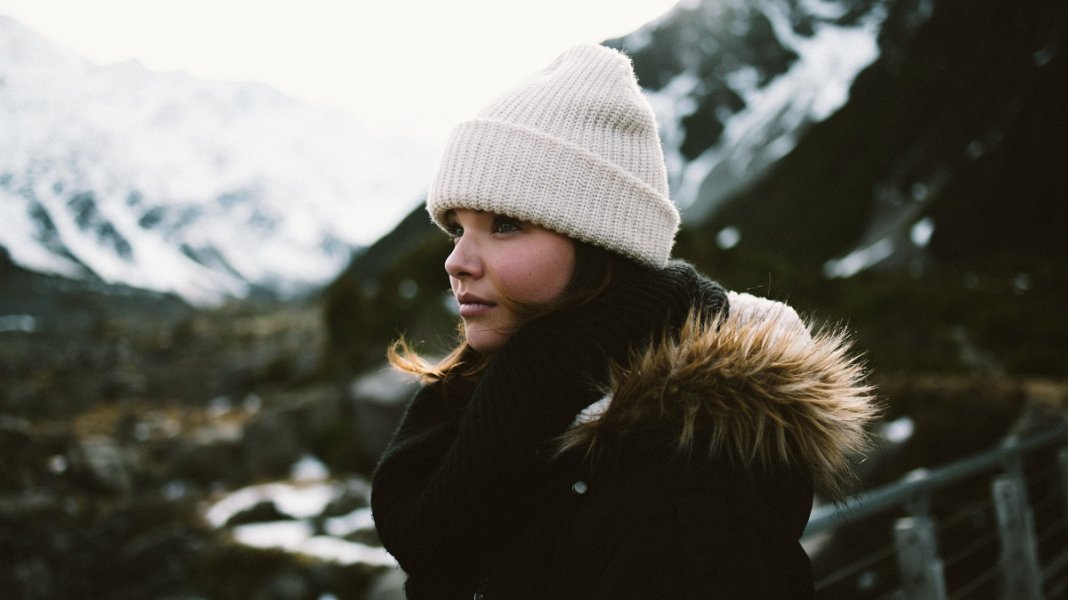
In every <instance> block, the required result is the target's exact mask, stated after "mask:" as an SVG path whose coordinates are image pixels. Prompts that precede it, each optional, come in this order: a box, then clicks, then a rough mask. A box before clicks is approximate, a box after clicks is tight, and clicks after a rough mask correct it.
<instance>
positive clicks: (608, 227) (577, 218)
mask: <svg viewBox="0 0 1068 600" xmlns="http://www.w3.org/2000/svg"><path fill="white" fill-rule="evenodd" d="M452 208H471V209H477V210H485V211H490V212H496V213H500V214H504V215H508V216H510V217H513V218H516V219H520V220H523V221H528V222H531V223H535V224H537V225H541V226H542V227H545V228H547V229H551V230H553V231H556V232H558V233H562V234H564V235H566V236H568V237H571V238H573V239H577V240H582V241H584V242H588V243H591V244H594V245H597V246H601V247H603V248H607V249H609V250H613V251H615V252H619V253H620V254H623V255H625V256H628V257H630V258H632V259H634V260H636V261H638V262H640V263H643V264H646V265H650V266H655V267H663V266H664V265H665V264H666V263H667V261H668V258H669V257H670V255H671V246H672V244H673V243H674V238H675V232H676V230H677V229H678V226H679V213H678V210H677V209H676V208H675V206H674V204H672V202H671V200H670V199H669V198H668V186H667V174H666V172H665V167H664V155H663V151H662V150H661V148H660V138H659V136H658V134H657V128H656V119H655V117H654V116H653V111H652V109H651V108H650V106H649V102H648V101H647V100H646V99H645V97H644V96H643V95H642V92H641V89H640V88H639V87H638V81H637V79H636V78H635V76H634V70H633V67H632V66H631V62H630V59H629V58H628V57H627V56H626V55H624V54H622V53H620V52H617V51H615V50H612V49H611V48H607V47H604V46H598V45H594V44H585V45H580V46H576V47H574V48H571V49H570V50H568V51H566V52H564V53H563V54H562V55H560V57H559V58H557V59H556V60H555V61H553V63H552V64H550V65H549V66H548V67H546V68H545V69H543V70H541V71H540V72H538V73H536V74H535V75H534V76H533V77H531V78H530V79H528V80H527V81H526V82H524V83H523V84H521V85H519V86H518V87H516V88H514V89H512V90H510V91H508V92H507V93H505V94H504V95H503V96H501V97H500V98H498V99H497V100H496V101H495V102H493V103H492V104H490V105H489V106H488V107H487V108H486V109H484V110H483V111H482V112H481V113H479V114H478V116H477V117H476V118H474V119H472V120H470V121H466V122H464V123H461V124H460V125H458V126H457V127H456V129H454V130H453V132H452V136H451V137H450V138H449V141H448V143H447V145H446V148H445V154H444V156H443V157H442V159H441V163H440V165H439V167H438V171H437V175H436V176H435V178H434V181H433V183H432V184H431V187H430V191H429V193H428V195H427V211H428V212H429V213H430V215H431V217H432V218H433V219H434V221H435V222H436V223H437V224H438V226H440V227H442V228H444V227H445V222H444V217H445V213H446V211H448V210H449V209H452Z"/></svg>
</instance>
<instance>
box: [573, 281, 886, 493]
mask: <svg viewBox="0 0 1068 600" xmlns="http://www.w3.org/2000/svg"><path fill="white" fill-rule="evenodd" d="M750 298H751V297H750ZM735 302H736V300H735V298H732V301H731V304H732V308H731V311H730V315H728V316H726V317H723V316H720V317H716V318H715V319H714V320H712V321H711V322H708V321H706V320H702V319H700V318H699V317H697V316H696V315H691V316H690V318H689V319H688V320H687V321H686V324H685V326H684V327H683V329H682V331H681V333H680V334H679V336H678V337H677V338H674V337H671V338H667V339H664V340H661V341H659V342H658V343H656V344H653V345H652V346H651V347H649V348H648V349H646V350H645V351H644V352H640V353H638V354H636V355H635V356H633V357H632V360H631V361H630V363H629V364H628V365H627V366H626V367H617V368H616V369H614V372H613V376H612V380H611V383H610V385H609V390H606V396H607V397H610V401H602V402H601V403H600V404H599V405H598V406H597V410H594V411H587V412H590V414H585V413H584V415H583V417H584V418H580V419H578V420H576V423H575V425H574V426H573V427H572V428H571V429H570V430H569V431H568V432H567V433H566V434H565V435H564V436H563V437H562V438H561V440H560V441H561V447H562V449H563V450H573V449H584V450H585V451H586V452H587V454H588V455H589V456H590V457H592V458H597V457H598V456H600V455H603V454H605V453H610V452H611V450H612V448H613V447H616V445H617V444H619V443H621V442H622V441H623V438H624V437H626V435H627V434H628V433H630V432H634V431H639V430H649V429H653V430H655V431H658V432H659V431H667V432H669V436H670V437H669V439H671V440H672V441H673V443H674V444H675V446H676V449H677V450H678V452H679V453H680V454H684V455H693V454H695V453H697V452H701V451H702V450H703V451H704V452H706V453H707V454H708V455H709V456H710V457H724V458H727V459H729V460H731V461H733V462H735V463H737V464H740V465H743V466H744V467H745V468H746V469H749V470H770V469H774V468H777V467H788V468H802V469H804V470H806V471H807V472H809V473H811V474H812V476H813V479H814V481H815V483H816V486H817V489H819V490H820V491H821V492H822V493H824V494H826V495H828V496H830V497H833V498H838V497H840V495H841V494H842V493H843V491H844V490H845V489H846V488H847V487H848V484H849V483H851V482H852V469H851V461H852V460H853V458H854V457H855V456H857V455H860V454H861V453H863V452H864V451H865V449H866V448H867V447H868V445H869V438H868V435H867V433H866V426H867V424H868V423H869V422H870V421H871V420H872V419H873V418H875V416H876V414H877V409H876V407H875V403H874V399H873V388H872V387H871V386H869V385H867V384H865V383H864V376H865V372H864V368H863V367H862V365H861V364H860V362H859V361H858V359H857V358H855V357H853V356H850V354H849V351H850V345H849V342H848V339H847V336H846V334H845V332H844V331H842V330H827V331H817V332H815V333H814V334H813V333H810V331H809V328H808V326H806V325H803V324H802V322H801V320H800V319H799V318H798V316H797V314H796V313H795V312H794V311H793V309H791V308H789V307H788V306H786V305H784V304H781V303H777V302H771V301H764V302H765V303H766V304H764V305H762V306H761V309H760V311H758V312H757V313H754V312H752V311H739V310H735V308H734V305H735ZM755 316H756V317H758V318H754V317H755Z"/></svg>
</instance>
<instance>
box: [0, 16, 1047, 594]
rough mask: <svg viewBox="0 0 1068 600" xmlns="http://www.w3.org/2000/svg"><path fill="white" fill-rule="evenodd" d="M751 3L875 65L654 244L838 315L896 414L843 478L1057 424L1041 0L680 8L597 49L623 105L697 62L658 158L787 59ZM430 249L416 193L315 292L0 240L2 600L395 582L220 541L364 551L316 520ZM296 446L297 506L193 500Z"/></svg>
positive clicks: (439, 249) (251, 475) (871, 530)
mask: <svg viewBox="0 0 1068 600" xmlns="http://www.w3.org/2000/svg"><path fill="white" fill-rule="evenodd" d="M817 9H818V10H817ZM763 11H772V12H773V13H774V14H779V15H786V16H787V17H788V19H787V21H788V22H789V23H790V27H791V28H792V29H793V31H794V32H795V33H796V34H798V35H801V36H804V35H808V34H811V33H812V32H813V31H816V30H818V28H819V27H820V26H821V24H828V23H829V24H835V25H841V26H851V25H852V24H855V23H863V22H865V21H866V20H869V19H872V18H873V15H875V16H876V17H879V18H880V19H882V20H881V22H882V27H881V33H880V34H879V38H878V43H879V58H878V59H877V60H876V61H875V62H874V63H872V64H871V65H869V66H868V67H867V68H866V69H864V70H863V71H862V72H861V73H860V74H859V75H858V76H857V77H856V79H855V81H854V84H853V85H852V88H851V93H850V97H849V100H848V102H847V103H846V104H845V105H843V106H842V107H841V108H840V109H839V110H837V111H835V112H834V113H833V114H831V115H830V116H829V117H828V118H826V119H824V120H821V121H818V122H813V121H806V122H803V123H801V124H800V125H799V126H798V128H797V130H796V137H797V139H796V144H795V145H793V146H792V150H791V151H789V152H788V153H786V154H784V155H783V156H782V157H781V158H779V159H778V160H775V161H774V162H772V163H770V164H768V165H766V166H764V167H761V168H759V169H753V170H752V171H751V172H747V173H746V174H745V176H744V177H741V178H740V179H738V180H737V181H732V182H728V184H729V185H726V186H725V185H724V182H723V181H722V180H716V181H712V180H709V181H708V182H706V183H705V184H703V185H701V186H700V189H699V191H698V194H697V197H696V199H695V201H694V204H693V205H692V206H690V207H687V208H686V215H687V221H686V222H685V223H684V226H683V230H682V232H681V233H680V236H679V240H678V245H677V247H676V252H675V254H676V256H678V257H680V258H685V259H687V260H690V261H692V262H694V263H695V264H696V265H697V266H698V267H699V268H701V269H702V270H703V271H705V272H707V273H709V274H710V275H712V276H714V277H716V278H718V279H719V280H721V281H722V282H723V283H724V284H725V285H726V286H728V287H731V288H733V289H736V290H742V291H749V292H752V293H757V294H763V295H767V296H769V297H772V298H776V299H782V300H787V301H789V302H790V303H792V304H793V305H795V306H797V307H798V308H799V310H801V311H802V312H804V313H807V314H809V315H811V316H813V317H815V318H816V319H817V320H819V321H825V322H828V323H832V324H834V323H846V324H848V325H849V326H850V327H851V328H852V329H853V330H854V331H855V339H856V344H857V347H858V349H859V350H861V351H862V352H863V353H864V354H865V356H866V359H867V360H868V362H869V364H870V366H871V368H872V379H873V381H874V382H875V383H876V384H878V385H879V386H880V396H881V397H882V399H883V400H884V401H885V403H886V419H885V421H886V422H887V423H898V424H901V423H902V422H903V420H907V423H908V424H910V427H911V436H905V439H900V438H898V439H896V440H895V438H894V436H892V435H890V434H889V433H887V431H889V428H886V429H885V430H884V429H883V428H880V429H879V430H878V431H876V432H875V434H876V437H877V438H878V439H880V440H882V441H881V446H880V450H879V451H878V452H877V453H876V454H874V455H873V456H870V457H867V460H866V461H864V462H863V463H862V464H861V466H860V468H861V470H862V478H863V481H862V485H863V486H872V485H879V484H882V483H885V482H889V481H893V480H896V479H898V478H900V477H901V476H902V475H904V474H905V473H906V472H908V471H910V470H912V469H915V468H917V467H920V466H924V467H933V466H935V465H938V464H941V463H945V462H947V461H951V460H953V459H955V458H957V457H960V456H962V455H965V454H967V453H972V452H976V451H979V450H983V449H987V448H990V447H992V446H994V445H996V444H998V443H999V442H1000V441H1001V440H1002V439H1003V438H1004V436H1005V435H1006V434H1008V433H1026V432H1028V431H1030V430H1032V429H1034V428H1036V427H1039V426H1042V425H1049V424H1052V423H1059V422H1063V421H1064V416H1063V415H1064V414H1065V413H1064V409H1065V407H1068V377H1066V374H1068V354H1066V353H1065V352H1064V350H1063V349H1064V348H1065V347H1066V346H1068V313H1066V312H1065V311H1064V308H1063V302H1064V297H1065V293H1066V292H1068V251H1066V250H1068V247H1066V246H1065V245H1064V243H1063V241H1062V239H1061V238H1063V236H1062V235H1060V233H1059V232H1060V231H1062V230H1064V229H1065V227H1066V226H1068V215H1066V210H1068V209H1066V208H1065V200H1066V196H1068V169H1065V165H1068V3H1065V2H1063V1H1062V0H1022V1H1021V0H838V1H837V2H829V1H822V0H820V1H815V0H812V1H806V0H777V1H769V2H766V3H761V4H758V3H748V2H728V1H726V0H705V1H703V2H690V3H685V6H684V7H679V8H677V9H676V10H675V11H673V12H672V13H670V14H669V15H667V16H665V18H663V19H662V20H660V21H658V22H656V23H654V24H652V25H651V26H649V27H647V28H643V30H641V31H639V32H636V33H634V34H632V35H628V36H625V37H623V38H620V39H617V40H610V41H609V42H607V43H608V44H609V45H612V46H615V47H620V48H624V49H626V50H627V51H628V52H630V53H631V54H632V55H633V56H634V60H635V66H636V69H637V70H638V73H639V76H640V79H641V82H642V84H643V85H644V86H645V87H646V88H647V89H648V90H650V91H651V92H654V93H655V92H657V91H658V90H659V91H663V90H664V89H666V88H667V87H669V86H670V83H671V82H672V81H673V79H674V78H675V77H676V76H677V75H679V74H680V73H682V72H689V73H694V74H699V75H700V85H698V86H696V87H695V88H693V89H692V90H689V91H688V92H686V93H687V94H688V95H689V96H688V97H687V98H685V100H686V101H687V102H690V103H691V104H692V106H693V111H692V112H691V113H689V115H688V116H686V117H683V119H682V126H683V127H684V130H683V132H682V133H683V135H682V136H681V137H680V138H678V144H679V146H678V147H677V148H673V149H671V150H673V151H675V152H677V153H678V155H679V156H682V157H684V158H685V159H687V160H690V159H695V158H697V157H700V156H701V155H702V153H704V152H706V151H708V150H709V149H710V148H711V149H714V148H716V146H717V144H719V143H722V140H723V136H724V132H725V130H726V125H727V123H728V122H729V120H730V117H731V116H732V115H736V114H738V113H739V112H740V111H742V110H744V109H745V100H744V98H743V96H744V94H741V93H740V92H739V91H738V90H737V89H736V88H734V87H732V85H731V84H730V83H729V80H730V75H731V73H734V72H735V71H737V69H738V68H740V67H744V66H749V67H752V69H753V73H755V76H754V79H755V80H756V81H757V83H758V84H766V83H768V82H771V81H773V80H774V79H775V78H776V77H777V76H780V75H782V74H783V73H786V72H788V71H789V69H790V68H791V65H792V64H793V61H794V60H795V59H796V58H797V55H796V53H794V52H793V51H792V50H791V49H790V48H788V47H786V45H784V44H782V43H780V41H779V39H778V38H777V35H776V27H777V26H778V25H777V24H776V23H773V20H772V19H769V18H768V17H767V15H766V14H765V12H763ZM879 11H885V14H884V13H880V12H879ZM724 190H728V191H729V193H724ZM448 250H449V244H448V241H447V239H446V237H445V236H444V235H443V234H441V233H440V232H439V231H438V230H437V229H436V228H435V227H434V226H433V225H432V224H431V223H430V221H429V218H428V217H427V216H426V214H425V212H424V211H423V210H422V208H419V209H417V210H415V211H413V212H412V213H411V214H410V215H408V217H407V218H405V219H404V220H403V221H402V222H401V223H399V224H398V225H397V227H396V228H395V229H394V230H393V231H392V232H391V233H389V234H388V235H386V236H384V237H383V238H381V239H380V240H379V241H378V242H377V243H375V244H374V245H372V246H371V247H369V248H368V249H367V250H366V251H364V252H362V253H360V254H359V255H357V256H355V257H354V259H353V261H352V263H351V264H350V266H349V267H348V268H347V269H346V270H345V271H344V272H343V273H341V274H339V276H338V277H337V278H336V279H335V280H334V281H333V282H332V283H331V284H330V285H329V286H327V287H326V288H325V289H324V290H323V291H322V293H321V295H319V296H314V297H308V298H303V299H300V300H297V301H291V302H280V301H275V300H270V299H267V298H259V299H256V300H250V301H244V302H233V303H230V304H227V305H226V306H223V307H220V308H213V309H207V308H192V307H190V306H188V305H186V304H184V303H182V302H181V301H180V300H178V299H176V298H173V297H170V296H165V295H159V294H153V293H147V292H142V291H139V290H134V289H129V288H115V287H110V286H104V285H102V284H99V283H84V282H75V281H71V280H66V279H62V278H58V277H51V276H45V275H41V274H37V273H31V272H28V271H25V270H23V269H21V268H19V267H17V266H15V265H13V264H11V262H10V261H9V260H7V259H6V255H5V254H4V253H3V252H0V564H3V565H4V566H3V567H0V590H3V595H4V597H11V598H26V599H31V598H32V599H38V598H40V599H53V598H55V599H60V598H119V599H122V598H130V599H133V598H213V599H215V598H220V599H234V600H237V599H245V598H257V599H261V598H262V599H268V598H271V599H290V598H292V599H294V600H297V599H300V600H305V599H313V598H320V597H323V595H324V594H333V595H334V596H336V597H339V598H374V599H378V600H383V599H386V598H392V597H395V596H390V595H389V593H390V590H394V592H395V588H396V581H395V579H394V577H395V573H393V571H391V570H390V569H389V568H388V567H386V566H382V565H381V564H380V563H376V562H374V561H373V560H364V561H362V562H361V561H360V560H355V561H349V562H346V561H337V560H327V559H322V558H315V557H310V556H306V555H300V554H295V553H290V552H285V551H282V550H272V549H257V548H253V547H251V546H246V545H243V544H240V543H237V541H236V540H235V538H234V535H236V531H237V530H238V528H239V527H240V526H242V525H268V526H270V525H305V526H307V528H308V531H310V532H312V533H314V534H317V535H319V536H322V537H329V538H330V539H331V540H332V541H335V542H345V543H353V544H361V545H363V546H365V547H366V548H371V549H374V548H375V547H376V546H377V541H376V537H375V534H374V530H373V526H370V525H368V524H367V523H366V521H360V522H358V523H357V525H353V526H352V528H350V529H345V528H342V529H340V530H339V529H338V523H339V522H340V521H337V519H339V518H341V517H351V516H358V515H361V514H364V513H361V511H362V510H364V509H365V508H366V489H365V488H364V487H363V486H364V483H363V482H364V481H365V478H366V476H367V475H368V474H369V473H370V472H371V470H372V469H373V466H374V464H375V461H376V460H377V456H378V453H379V452H380V451H381V448H382V444H384V443H385V441H386V438H387V437H388V435H389V433H390V432H391V431H392V427H393V425H394V423H395V422H396V419H397V418H398V415H399V413H400V411H401V410H403V405H404V400H405V399H406V398H407V397H408V394H409V393H410V389H411V388H410V384H409V385H405V384H403V383H400V382H398V381H397V380H396V379H392V378H390V376H389V375H388V374H387V373H385V372H384V371H383V370H382V366H383V363H384V358H383V354H384V350H385V348H386V346H387V344H388V343H389V342H390V341H392V340H394V339H395V338H396V337H397V335H399V334H401V333H403V334H405V335H406V336H407V337H408V338H409V339H410V340H412V341H413V342H415V343H416V345H417V347H419V348H420V349H423V350H425V351H427V352H428V353H435V352H441V351H444V350H445V349H446V348H448V347H449V346H450V345H451V344H452V343H453V340H454V331H455V320H456V317H455V313H454V311H453V309H452V307H451V303H450V299H449V297H448V295H447V289H448V284H447V281H446V277H445V273H444V270H443V267H442V264H443V262H444V259H445V256H446V255H447V253H448ZM873 256H874V257H877V258H880V260H868V259H870V258H871V257H873ZM868 263H872V264H870V266H869V265H868ZM858 265H860V266H866V268H863V269H859V270H858ZM854 271H857V272H855V273H854ZM307 457H314V458H315V459H317V460H318V461H321V462H322V464H323V465H324V466H325V467H326V468H328V469H329V472H330V474H331V475H330V479H329V481H330V482H332V483H333V484H334V485H335V486H336V490H335V493H334V494H333V495H332V496H331V497H330V501H329V502H328V503H327V505H326V506H323V507H322V508H321V509H320V510H317V511H316V512H315V514H312V515H310V516H309V515H308V514H297V511H293V510H292V509H291V507H290V506H289V505H287V504H286V503H285V502H283V501H282V500H281V499H280V498H270V497H268V498H263V499H261V500H260V501H258V502H257V503H255V504H253V505H249V506H246V507H244V508H242V509H240V510H238V511H237V512H235V513H233V514H231V515H229V516H228V517H227V518H226V519H225V523H224V524H223V525H221V526H219V525H218V524H217V523H213V522H211V521H210V520H209V519H208V518H207V517H206V516H205V513H206V508H207V507H208V506H210V505H211V503H212V502H215V501H217V500H219V499H220V498H223V497H224V495H225V494H227V493H229V492H233V491H235V490H239V489H241V488H243V487H244V486H250V485H256V484H264V483H272V484H273V483H275V482H285V481H289V482H291V483H293V485H294V486H295V487H296V488H298V489H299V488H305V489H307V488H309V487H313V486H314V484H313V483H308V482H307V481H295V482H294V480H295V479H300V478H299V477H294V468H293V466H294V465H295V464H299V463H301V461H302V459H306V458H307ZM1038 460H1040V461H1044V464H1046V465H1049V464H1054V460H1055V459H1053V458H1052V457H1049V456H1042V457H1038ZM1054 479H1055V478H1054ZM986 493H988V489H987V484H986V482H985V481H982V482H966V483H965V485H964V486H963V488H962V489H960V490H957V491H955V493H954V494H953V496H952V497H940V496H935V497H934V498H932V504H931V513H932V515H934V516H936V517H937V516H941V515H945V514H950V513H952V512H953V511H954V509H957V508H959V507H961V506H964V505H968V506H972V505H973V502H975V499H976V498H980V497H982V496H983V495H984V494H986ZM893 516H895V515H887V516H886V518H885V519H883V520H881V521H876V522H875V523H874V524H869V526H868V528H849V529H846V530H844V531H841V532H839V533H838V534H836V536H835V538H834V539H833V540H832V541H831V542H829V543H828V545H826V546H825V547H823V548H822V549H821V550H819V551H818V552H815V553H814V554H813V557H814V568H815V571H816V576H817V579H820V578H821V577H823V576H826V575H827V574H828V573H831V572H834V571H835V570H836V569H837V566H838V565H839V564H840V559H841V558H843V556H846V557H853V558H855V557H857V556H860V555H862V554H863V553H864V552H866V551H867V550H871V549H876V548H880V547H882V546H884V545H885V544H887V543H888V539H889V538H888V536H889V534H890V529H891V521H892V517H893ZM992 519H993V517H992V516H991V515H989V514H987V513H981V512H976V513H975V514H974V515H971V516H969V517H968V518H967V519H965V520H963V521H958V523H957V526H956V527H955V528H954V529H953V530H952V531H949V532H943V536H944V537H943V539H942V540H941V543H942V544H943V547H950V545H951V544H952V543H953V542H954V540H955V538H956V537H957V536H960V537H962V538H965V539H973V538H974V536H975V535H976V534H977V533H989V531H990V530H992V529H993V528H994V524H993V521H992ZM356 521H359V520H358V519H356ZM969 536H971V537H969ZM1048 540H1049V541H1047V542H1046V543H1047V544H1054V545H1056V544H1061V545H1062V546H1063V545H1064V543H1068V542H1065V540H1063V539H1062V538H1061V537H1057V536H1054V537H1052V538H1048ZM984 552H985V553H986V554H989V553H996V548H994V546H993V545H990V546H988V547H987V548H986V549H985V550H983V551H982V552H980V553H979V555H978V556H979V558H981V559H983V560H986V559H987V558H988V557H987V556H986V554H984ZM975 560H979V559H978V558H977V559H975ZM884 563H885V564H883V563H880V564H878V565H875V566H873V567H872V568H870V569H868V570H866V571H865V572H864V573H861V574H858V575H857V576H856V577H852V578H845V579H843V580H842V581H840V582H838V583H836V584H835V585H833V586H830V587H828V588H827V589H826V590H825V591H824V592H823V593H822V594H821V596H820V597H822V598H877V597H882V596H884V595H885V594H886V593H887V592H888V591H889V590H891V589H892V588H893V586H894V584H895V581H896V579H895V577H896V575H895V573H896V571H895V565H894V564H893V558H892V557H889V558H888V559H887V561H884ZM981 568H982V567H981V566H976V565H975V564H973V563H972V562H970V561H962V562H961V563H959V564H956V565H954V566H952V567H948V568H947V572H946V578H947V581H948V582H949V583H950V586H951V588H953V587H959V582H960V581H965V580H968V579H969V578H970V577H971V576H972V575H974V573H975V572H976V571H977V569H981ZM991 589H993V587H991Z"/></svg>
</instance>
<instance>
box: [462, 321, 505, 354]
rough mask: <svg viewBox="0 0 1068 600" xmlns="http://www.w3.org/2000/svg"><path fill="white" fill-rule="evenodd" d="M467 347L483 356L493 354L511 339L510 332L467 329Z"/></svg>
mask: <svg viewBox="0 0 1068 600" xmlns="http://www.w3.org/2000/svg"><path fill="white" fill-rule="evenodd" d="M464 335H465V337H466V338H467V345H468V346H471V348H473V349H474V350H476V351H477V352H480V353H482V354H492V353H493V352H496V351H497V350H499V349H500V347H501V346H503V345H504V344H505V342H507V341H508V338H510V337H511V335H512V334H511V333H510V332H502V331H500V330H497V329H485V328H482V327H477V326H476V327H467V328H465V330H464Z"/></svg>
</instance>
